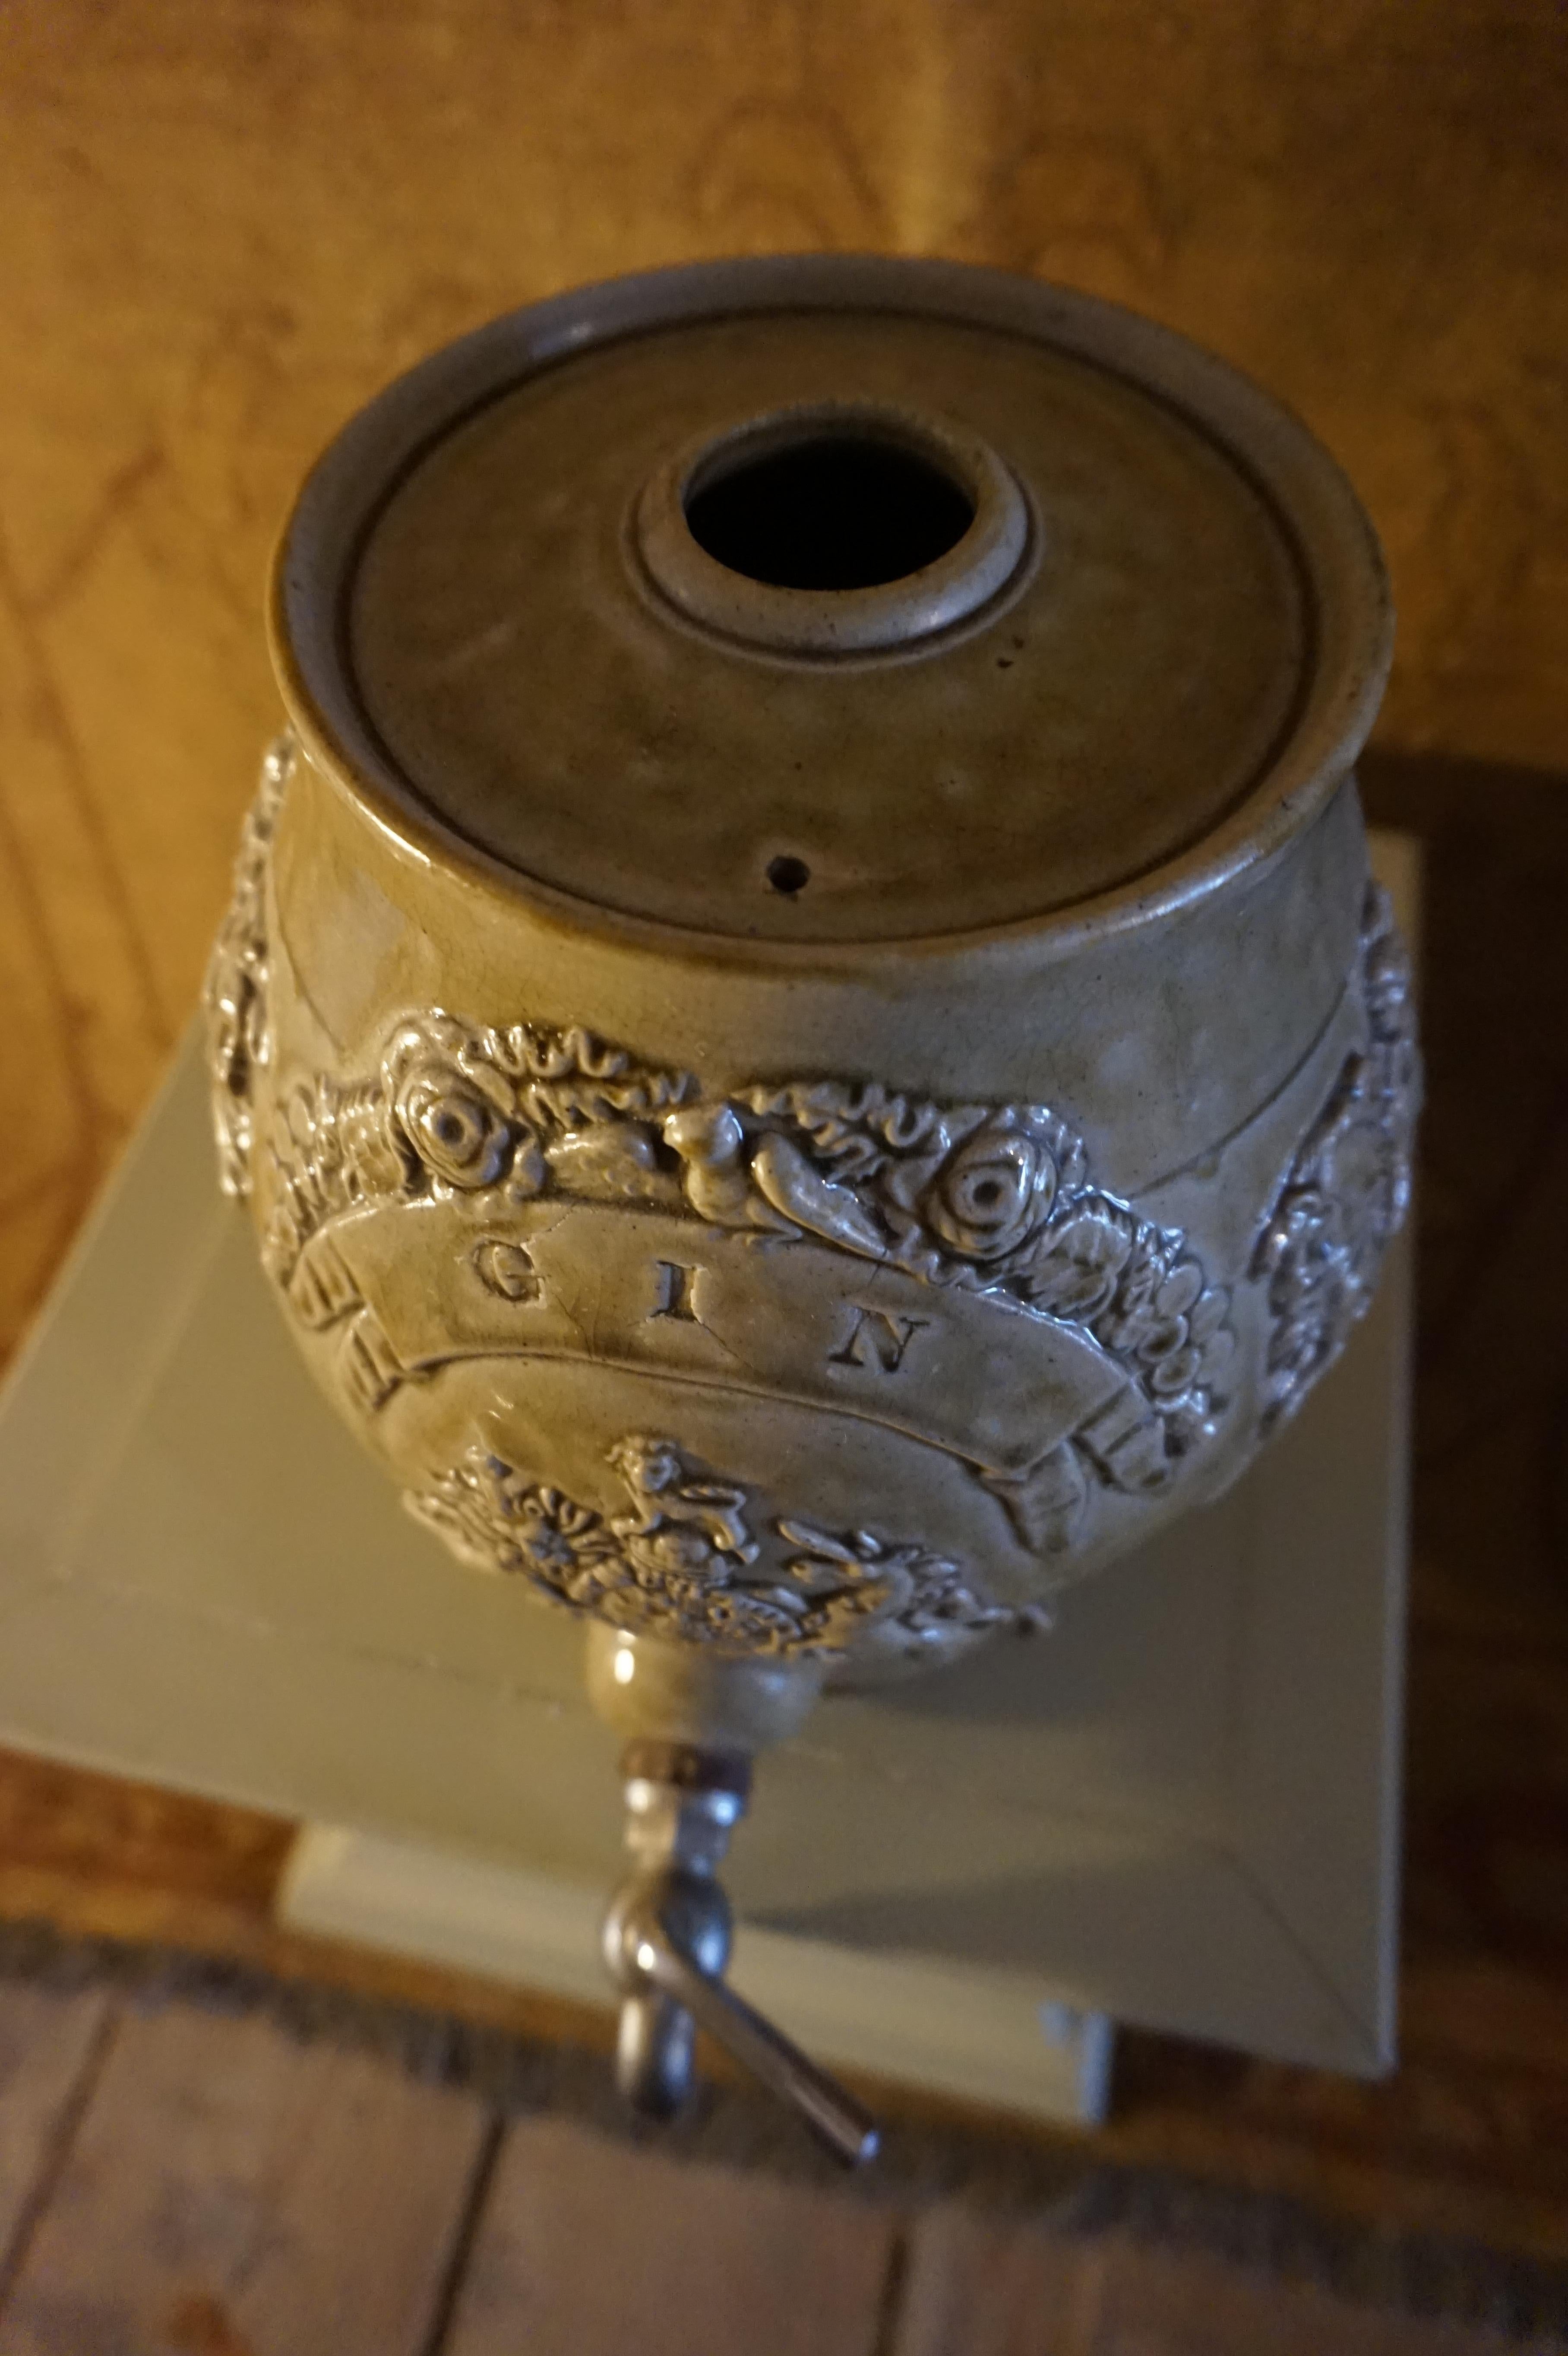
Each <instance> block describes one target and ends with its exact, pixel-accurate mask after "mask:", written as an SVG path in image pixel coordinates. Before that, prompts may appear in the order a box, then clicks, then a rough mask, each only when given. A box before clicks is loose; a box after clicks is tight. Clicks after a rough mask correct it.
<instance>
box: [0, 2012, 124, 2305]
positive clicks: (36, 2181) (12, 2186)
mask: <svg viewBox="0 0 1568 2356" xmlns="http://www.w3.org/2000/svg"><path fill="white" fill-rule="evenodd" d="M107 2015H108V2002H107V1999H106V1998H105V1997H103V1996H102V1995H101V1994H100V1993H98V1992H97V1991H96V1990H83V1991H82V1992H81V1993H80V1994H78V1995H69V1996H68V1995H63V1994H60V1993H59V1992H57V1991H56V1990H54V1989H52V1988H41V1987H28V1986H26V1985H24V1984H22V1983H19V1982H12V1983H9V1984H5V1983H0V2270H3V2269H4V2268H7V2267H9V2265H11V2263H12V2261H13V2259H14V2257H15V2255H16V2244H17V2241H18V2237H19V2235H20V2233H21V2232H22V2230H23V2229H24V2227H25V2226H26V2224H27V2222H28V2220H29V2218H30V2215H31V2212H32V2210H33V2207H34V2204H35V2201H37V2200H39V2199H41V2198H42V2197H43V2195H44V2193H45V2192H46V2191H47V2189H48V2174H49V2171H50V2169H51V2168H52V2166H53V2164H54V2162H55V2160H56V2159H57V2158H58V2157H59V2154H60V2151H61V2147H62V2143H63V2139H64V2137H65V2136H66V2135H67V2134H68V2133H69V2121H70V2115H71V2111H72V2108H73V2105H74V2104H75V2103H76V2102H77V2101H78V2100H79V2099H80V2094H81V2092H82V2090H83V2089H84V2087H85V2084H86V2082H87V2079H88V2077H89V2075H90V2073H91V2067H92V2063H93V2061H94V2058H95V2056H96V2054H97V2052H98V2051H99V2048H100V2043H101V2039H102V2036H103V2033H104V2029H105V2027H106V2023H107Z"/></svg>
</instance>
